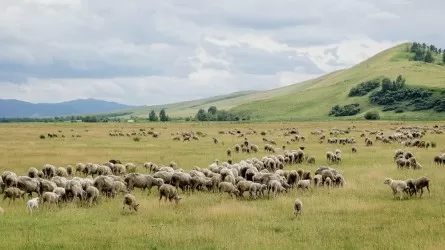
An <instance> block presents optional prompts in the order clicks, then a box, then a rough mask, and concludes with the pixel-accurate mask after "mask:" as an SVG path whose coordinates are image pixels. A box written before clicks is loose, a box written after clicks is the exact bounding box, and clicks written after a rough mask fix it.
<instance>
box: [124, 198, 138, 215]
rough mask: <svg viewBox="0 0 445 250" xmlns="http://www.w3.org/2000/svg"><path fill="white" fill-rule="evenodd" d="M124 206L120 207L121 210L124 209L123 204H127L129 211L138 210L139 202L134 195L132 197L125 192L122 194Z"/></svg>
mask: <svg viewBox="0 0 445 250" xmlns="http://www.w3.org/2000/svg"><path fill="white" fill-rule="evenodd" d="M123 204H124V206H123V207H122V211H124V209H125V205H127V206H128V207H129V209H130V211H131V210H132V209H133V210H134V211H135V212H137V211H138V207H139V203H137V201H136V197H134V196H133V195H132V194H126V195H125V196H124V201H123Z"/></svg>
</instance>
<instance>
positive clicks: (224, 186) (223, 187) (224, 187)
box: [218, 181, 239, 197]
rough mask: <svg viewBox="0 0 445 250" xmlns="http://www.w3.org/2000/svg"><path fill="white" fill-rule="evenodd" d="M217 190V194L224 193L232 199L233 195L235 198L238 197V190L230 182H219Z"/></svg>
mask: <svg viewBox="0 0 445 250" xmlns="http://www.w3.org/2000/svg"><path fill="white" fill-rule="evenodd" d="M218 190H219V192H226V193H229V195H230V197H233V196H232V195H233V194H234V195H235V196H236V197H238V196H239V190H238V189H237V188H236V187H235V185H233V184H232V183H230V182H225V181H223V182H220V183H219V184H218Z"/></svg>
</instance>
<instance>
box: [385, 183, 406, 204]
mask: <svg viewBox="0 0 445 250" xmlns="http://www.w3.org/2000/svg"><path fill="white" fill-rule="evenodd" d="M383 184H387V185H389V186H390V187H391V189H392V192H393V195H394V199H395V198H396V194H397V193H399V194H400V200H402V199H403V193H404V192H405V193H407V194H409V187H408V185H407V184H406V182H405V181H403V180H393V179H391V178H385V181H384V182H383Z"/></svg>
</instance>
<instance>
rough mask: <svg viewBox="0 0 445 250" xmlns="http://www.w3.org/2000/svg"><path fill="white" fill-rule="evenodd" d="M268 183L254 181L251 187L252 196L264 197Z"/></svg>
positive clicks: (250, 193) (255, 197)
mask: <svg viewBox="0 0 445 250" xmlns="http://www.w3.org/2000/svg"><path fill="white" fill-rule="evenodd" d="M266 189H267V185H266V184H260V183H252V184H250V187H249V195H250V198H254V199H257V198H258V197H259V196H261V197H264V191H266Z"/></svg>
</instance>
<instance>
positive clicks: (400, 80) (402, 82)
mask: <svg viewBox="0 0 445 250" xmlns="http://www.w3.org/2000/svg"><path fill="white" fill-rule="evenodd" d="M404 87H405V78H403V77H402V75H399V76H398V77H397V79H396V81H395V83H394V89H395V90H397V89H401V88H404Z"/></svg>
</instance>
